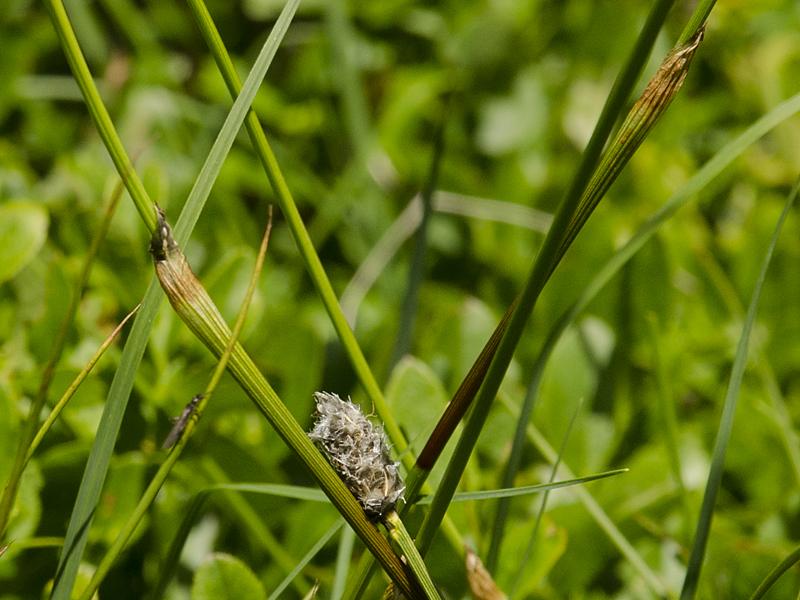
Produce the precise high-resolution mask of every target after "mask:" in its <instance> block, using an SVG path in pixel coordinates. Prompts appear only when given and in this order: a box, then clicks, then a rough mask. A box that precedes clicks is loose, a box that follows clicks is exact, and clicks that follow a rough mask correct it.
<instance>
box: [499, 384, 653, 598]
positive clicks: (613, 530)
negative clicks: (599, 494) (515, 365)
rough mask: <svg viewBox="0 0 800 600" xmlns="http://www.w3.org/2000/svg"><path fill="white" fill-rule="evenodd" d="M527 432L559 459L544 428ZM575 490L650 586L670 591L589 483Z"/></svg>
mask: <svg viewBox="0 0 800 600" xmlns="http://www.w3.org/2000/svg"><path fill="white" fill-rule="evenodd" d="M499 400H500V404H501V405H502V406H503V407H504V408H505V409H506V410H507V411H508V412H509V413H510V414H512V415H513V416H515V417H518V408H517V407H516V406H513V405H512V404H511V402H510V401H509V400H508V399H507V398H504V397H502V396H500V398H499ZM525 433H526V436H527V438H528V440H529V441H530V442H531V444H533V446H534V447H535V448H536V449H537V450H538V451H539V452H540V453H541V454H542V456H544V457H545V459H547V460H548V461H549V462H551V463H554V462H555V461H556V460H558V453H557V452H556V451H555V450H554V449H553V447H552V446H551V445H550V444H549V443H548V441H547V440H546V439H545V437H544V436H543V435H542V434H541V432H540V431H539V430H538V429H536V427H534V426H533V424H531V423H528V424H527V426H526V428H525ZM561 471H562V473H563V474H564V475H566V476H567V477H574V475H573V473H572V471H571V470H570V468H569V466H568V465H567V464H565V463H564V462H563V461H562V465H561ZM573 493H574V494H575V496H576V497H577V498H578V500H579V501H580V502H581V504H583V506H584V508H585V509H586V512H587V513H588V514H589V516H591V517H592V519H593V520H594V522H595V523H596V524H597V526H598V527H599V528H600V530H601V531H602V532H603V533H605V534H606V536H607V537H608V539H609V540H610V541H611V543H612V544H613V545H614V546H615V547H616V548H617V549H618V550H619V552H620V554H622V556H624V557H625V559H626V560H627V561H628V562H629V563H630V565H631V566H632V567H633V569H634V570H635V571H636V572H637V573H639V575H640V576H641V577H642V579H643V580H644V581H645V582H646V584H647V586H648V588H650V590H652V592H653V594H655V595H656V596H659V597H661V596H664V595H665V594H666V588H665V586H664V583H663V582H662V581H661V579H660V578H659V577H658V576H657V575H656V574H655V573H654V572H653V570H652V569H651V568H650V567H649V566H648V565H647V562H645V560H644V558H642V556H641V554H639V553H638V552H637V551H636V549H635V548H634V547H633V544H631V543H630V542H629V541H628V539H627V538H626V537H625V535H624V534H623V533H622V532H621V531H620V530H619V528H618V527H617V526H616V525H615V524H614V521H613V520H612V519H611V517H609V516H608V514H607V513H606V511H605V510H603V507H602V506H600V504H599V503H598V502H597V500H595V499H594V496H592V494H591V492H589V490H587V489H586V488H585V487H582V486H577V487H575V489H574V490H573Z"/></svg>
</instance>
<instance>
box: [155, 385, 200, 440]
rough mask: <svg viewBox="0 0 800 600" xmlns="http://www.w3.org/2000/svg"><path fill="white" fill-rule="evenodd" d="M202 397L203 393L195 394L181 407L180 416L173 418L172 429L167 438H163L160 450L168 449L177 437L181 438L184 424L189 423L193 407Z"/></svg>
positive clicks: (195, 406)
mask: <svg viewBox="0 0 800 600" xmlns="http://www.w3.org/2000/svg"><path fill="white" fill-rule="evenodd" d="M202 399H203V394H197V395H196V396H195V397H194V398H192V399H191V400H189V402H188V403H187V404H186V406H184V407H183V410H182V411H181V414H180V416H179V417H178V418H177V419H175V424H174V425H173V426H172V429H171V430H170V432H169V435H167V439H165V440H164V443H163V444H162V445H161V449H162V450H168V449H169V448H172V447H173V446H174V445H175V444H176V443H177V442H178V440H179V439H181V434H182V433H183V430H184V429H186V425H187V424H188V423H189V418H190V417H191V416H192V413H194V409H195V408H197V403H198V402H200V400H202Z"/></svg>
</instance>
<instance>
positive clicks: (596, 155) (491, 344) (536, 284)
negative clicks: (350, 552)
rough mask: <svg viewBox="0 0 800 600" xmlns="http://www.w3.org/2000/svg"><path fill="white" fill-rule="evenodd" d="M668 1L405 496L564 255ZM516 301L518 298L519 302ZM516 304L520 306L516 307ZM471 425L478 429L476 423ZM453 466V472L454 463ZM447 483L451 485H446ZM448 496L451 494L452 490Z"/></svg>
mask: <svg viewBox="0 0 800 600" xmlns="http://www.w3.org/2000/svg"><path fill="white" fill-rule="evenodd" d="M673 3H674V2H673V1H672V0H659V1H658V2H657V3H656V4H655V5H654V7H653V9H652V10H651V12H650V15H649V16H648V19H647V21H646V23H645V25H644V27H643V28H642V31H641V33H640V34H639V37H638V38H637V41H636V43H635V44H634V47H633V49H632V50H631V53H630V55H629V56H628V60H627V62H626V63H625V65H624V66H623V68H622V69H621V71H620V73H619V75H618V76H617V78H616V80H615V81H614V85H613V86H612V88H611V91H610V92H609V95H608V97H607V99H606V101H605V104H604V106H603V110H602V111H601V113H600V117H599V118H598V121H597V124H596V125H595V128H594V131H593V132H592V136H591V138H590V139H589V143H588V144H587V146H586V149H585V150H584V152H583V155H582V156H581V161H580V164H579V165H578V168H577V170H576V173H575V176H574V177H573V179H572V182H571V183H570V186H569V189H568V190H567V193H566V194H565V196H564V199H563V200H562V202H561V204H560V205H559V207H558V211H557V213H556V215H555V217H554V220H553V224H552V225H551V226H550V229H549V230H548V233H547V235H546V236H545V240H544V243H543V245H542V248H541V250H540V251H539V255H538V256H537V258H536V260H535V261H534V264H533V267H532V269H531V272H530V273H529V275H528V279H527V281H526V284H525V289H524V290H523V292H522V295H521V296H520V297H518V299H517V300H515V301H514V303H513V304H512V305H511V306H510V307H509V308H508V310H507V311H506V314H505V315H504V316H503V318H502V320H501V321H500V323H499V324H498V326H497V328H496V329H495V331H494V332H493V333H492V336H491V338H490V339H489V341H488V342H487V343H486V346H484V348H483V350H481V353H480V355H479V356H478V358H477V359H476V361H475V363H474V364H473V366H472V368H470V371H469V372H468V373H467V375H466V376H465V377H464V380H463V381H462V383H461V385H460V386H459V388H458V390H457V391H456V393H455V395H454V396H453V399H452V400H451V402H450V404H449V405H448V406H447V409H446V410H445V413H444V414H443V415H442V418H441V419H440V421H439V423H437V424H436V427H435V428H434V430H433V432H432V433H431V435H430V438H429V439H428V442H427V443H426V444H425V447H424V448H423V450H422V452H420V455H419V457H418V459H417V463H416V467H417V468H416V469H415V471H413V472H412V474H411V476H410V477H409V483H408V487H409V493H408V495H409V497H410V498H413V494H414V493H415V491H416V488H417V487H418V486H419V485H420V484H421V483H422V482H424V480H425V479H426V478H427V473H428V472H430V470H431V469H432V468H433V465H434V464H435V462H436V461H437V460H438V458H439V455H440V454H441V452H442V450H443V449H444V446H445V445H446V444H447V441H448V440H449V439H450V437H451V436H452V434H453V431H455V428H456V426H457V425H458V423H460V422H461V420H462V419H463V417H464V415H465V414H466V412H467V409H468V408H469V407H470V406H471V405H472V403H473V399H474V398H475V396H476V394H478V393H479V388H480V387H481V385H482V384H483V382H484V381H485V380H486V379H487V377H488V371H489V369H490V363H491V362H493V359H494V357H495V355H496V353H497V352H498V350H499V347H500V343H501V337H503V336H504V333H505V331H506V329H507V328H509V327H510V326H511V321H512V315H514V314H516V317H514V320H515V324H514V330H516V332H515V333H514V337H518V336H519V335H520V332H521V329H522V325H524V322H525V321H527V317H528V316H529V315H530V313H531V311H532V310H533V304H534V303H535V300H536V297H537V296H538V293H539V291H540V290H541V288H542V287H543V286H544V283H545V282H546V280H547V278H549V276H550V274H551V273H552V270H553V269H554V268H555V266H556V263H557V262H558V260H559V256H560V255H559V252H561V254H563V251H561V249H560V248H559V247H560V246H562V236H563V235H566V232H567V229H568V225H569V223H570V221H571V220H572V217H573V214H574V213H575V212H576V211H577V209H578V207H579V205H580V202H581V199H582V197H583V195H584V194H585V192H586V190H587V188H588V186H589V184H590V182H591V179H592V173H593V171H594V170H595V168H596V167H597V165H598V162H599V160H600V154H601V152H602V150H603V146H604V145H605V143H606V141H607V140H608V137H609V135H610V134H611V131H612V129H613V127H614V123H615V122H616V121H617V120H618V118H619V116H620V115H621V114H622V111H623V110H624V107H625V103H626V102H627V100H628V97H629V96H630V94H631V92H632V90H633V87H634V85H635V84H636V80H637V79H638V78H639V74H640V73H641V71H642V69H643V68H644V65H645V62H646V60H647V57H648V56H649V54H650V50H651V48H652V46H653V44H654V43H655V39H656V35H657V34H658V31H659V29H660V28H661V24H662V23H663V21H664V19H665V18H666V15H667V13H668V12H669V9H670V7H671V6H672V4H673ZM520 299H521V300H522V301H521V302H520ZM520 304H521V305H522V306H520ZM505 346H506V349H505V350H504V354H506V355H508V356H505V357H501V359H500V360H499V361H498V362H497V366H496V367H495V373H494V374H493V375H492V378H493V379H497V380H498V381H496V382H494V383H492V384H491V385H490V386H488V387H487V392H486V393H484V397H488V396H489V395H490V392H489V391H488V390H489V389H490V388H493V387H495V383H496V384H497V385H498V386H499V378H501V377H502V373H499V371H500V370H502V371H503V373H504V372H505V368H504V367H503V363H505V362H506V361H510V360H511V358H510V352H511V351H513V347H514V346H516V343H515V342H513V339H512V338H509V340H508V341H506V342H505ZM487 409H488V408H487V407H484V408H482V409H481V410H480V411H474V412H483V411H484V410H487ZM476 417H478V419H477V420H483V419H482V418H480V414H478V415H476ZM476 425H478V423H477V422H476ZM473 434H475V432H472V434H471V435H473ZM463 452H465V450H464V449H462V450H461V451H460V453H463ZM457 456H458V453H457V454H454V458H455V457H457ZM462 459H464V457H459V458H457V459H456V460H458V461H459V462H461V461H462ZM454 468H456V470H458V468H457V466H456V465H455V464H454ZM462 468H463V467H462ZM453 477H454V474H451V478H453ZM451 484H452V482H451V483H450V484H448V485H451ZM449 493H451V494H452V490H451V491H450V492H449ZM437 512H438V513H441V512H442V510H441V509H437ZM442 514H443V513H442ZM440 518H441V515H436V516H434V517H432V518H431V519H432V520H431V522H432V523H433V522H434V521H437V520H438V519H440ZM429 527H431V526H429ZM432 535H433V533H432V532H426V533H425V536H426V537H427V536H432Z"/></svg>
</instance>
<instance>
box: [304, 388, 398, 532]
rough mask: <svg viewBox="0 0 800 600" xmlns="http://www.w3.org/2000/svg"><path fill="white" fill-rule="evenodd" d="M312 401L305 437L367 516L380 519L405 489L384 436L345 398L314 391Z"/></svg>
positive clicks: (375, 519) (379, 429) (381, 431)
mask: <svg viewBox="0 0 800 600" xmlns="http://www.w3.org/2000/svg"><path fill="white" fill-rule="evenodd" d="M314 400H315V401H316V403H317V408H316V413H315V414H316V421H315V423H314V427H313V429H312V430H311V431H310V432H309V434H308V437H310V438H311V439H312V440H314V442H315V443H316V444H317V446H318V447H319V448H321V449H322V450H323V451H324V453H325V454H326V456H327V457H328V461H330V463H331V466H332V467H333V468H334V470H335V471H336V472H337V473H338V474H339V477H341V479H342V481H344V483H345V485H346V486H347V488H348V489H349V490H350V492H351V493H352V494H353V496H355V497H356V500H358V502H359V504H361V506H362V507H363V508H364V512H365V513H366V514H367V517H369V518H370V519H372V520H373V521H378V520H380V519H381V518H382V517H383V515H385V514H386V513H387V512H388V511H390V510H392V509H393V508H394V506H395V504H396V503H397V501H398V500H399V499H400V498H401V497H402V496H403V490H405V486H404V485H403V482H402V480H401V479H400V473H399V472H398V470H397V464H398V463H396V462H393V461H392V460H391V458H390V456H389V444H388V443H387V441H386V435H385V434H384V433H383V430H382V429H381V428H380V427H378V426H376V425H374V424H373V423H372V422H370V421H369V419H367V417H366V416H365V415H364V413H362V412H361V409H360V408H359V407H358V406H357V405H355V404H353V403H352V402H350V401H349V400H342V399H341V398H339V396H337V395H336V394H332V393H329V392H316V393H315V394H314Z"/></svg>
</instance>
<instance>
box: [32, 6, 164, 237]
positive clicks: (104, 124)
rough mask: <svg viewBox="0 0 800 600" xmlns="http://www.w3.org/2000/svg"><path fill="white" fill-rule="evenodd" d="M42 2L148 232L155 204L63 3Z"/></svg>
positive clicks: (153, 222) (150, 230)
mask: <svg viewBox="0 0 800 600" xmlns="http://www.w3.org/2000/svg"><path fill="white" fill-rule="evenodd" d="M45 2H46V4H47V7H48V9H49V10H50V15H51V17H52V20H53V24H54V25H55V29H56V33H57V34H58V37H59V39H60V40H61V45H62V46H63V47H64V53H65V55H66V57H67V62H69V66H70V69H71V70H72V73H73V74H74V75H75V80H76V81H77V83H78V87H80V89H81V93H82V94H83V97H84V99H85V100H86V106H87V108H88V109H89V113H90V114H91V116H92V120H93V121H94V122H95V125H96V126H97V131H98V133H99V134H100V137H101V138H102V139H103V143H104V144H105V146H106V148H107V149H108V153H109V154H110V155H111V160H112V161H113V162H114V166H115V167H116V168H117V172H118V173H119V175H120V177H121V178H122V181H123V182H124V183H125V187H126V188H127V190H128V192H129V193H130V195H131V199H132V200H133V203H134V205H136V210H137V211H139V215H140V216H141V217H142V221H144V224H145V225H146V226H147V230H148V231H149V232H150V233H152V232H153V230H154V229H155V226H156V211H155V206H154V204H153V202H152V201H151V200H150V197H149V196H148V195H147V191H146V190H145V189H144V185H143V184H142V180H141V179H139V176H138V175H137V174H136V171H135V170H134V168H133V163H132V162H131V160H130V158H128V154H127V153H126V152H125V148H124V147H123V146H122V141H121V140H120V138H119V135H118V134H117V130H116V129H115V128H114V124H113V123H112V122H111V117H110V116H109V115H108V111H107V110H106V107H105V105H104V104H103V100H102V99H101V98H100V93H99V92H98V91H97V87H96V86H95V85H94V82H93V81H92V74H91V73H90V72H89V67H88V65H87V64H86V61H85V60H83V55H82V53H81V49H80V45H79V44H78V39H77V38H76V37H75V32H74V31H73V30H72V26H71V25H70V22H69V17H68V16H67V11H66V9H65V8H64V4H63V2H62V1H61V0H45Z"/></svg>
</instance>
